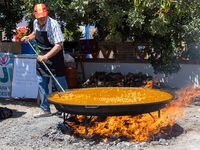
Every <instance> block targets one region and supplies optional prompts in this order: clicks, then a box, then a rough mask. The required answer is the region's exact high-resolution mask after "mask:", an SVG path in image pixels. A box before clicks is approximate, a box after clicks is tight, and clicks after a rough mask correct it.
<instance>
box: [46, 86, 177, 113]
mask: <svg viewBox="0 0 200 150" xmlns="http://www.w3.org/2000/svg"><path fill="white" fill-rule="evenodd" d="M172 99H173V94H171V93H169V92H166V91H162V90H158V89H147V88H135V87H100V88H99V87H98V88H82V89H72V90H67V91H66V92H54V93H52V94H50V95H48V101H49V102H50V103H52V104H54V105H55V107H56V109H57V110H59V111H61V112H65V113H71V114H77V115H93V116H101V115H106V116H121V115H138V114H143V113H150V112H153V111H158V110H160V109H162V108H164V107H165V106H166V104H168V103H169V102H170V101H171V100H172Z"/></svg>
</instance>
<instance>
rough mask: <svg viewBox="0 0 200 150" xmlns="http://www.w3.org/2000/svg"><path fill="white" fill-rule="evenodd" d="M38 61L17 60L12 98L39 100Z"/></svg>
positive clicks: (15, 61) (15, 62) (15, 60)
mask: <svg viewBox="0 0 200 150" xmlns="http://www.w3.org/2000/svg"><path fill="white" fill-rule="evenodd" d="M37 94H38V86H37V76H36V59H27V58H15V59H14V70H13V81H12V97H13V98H37Z"/></svg>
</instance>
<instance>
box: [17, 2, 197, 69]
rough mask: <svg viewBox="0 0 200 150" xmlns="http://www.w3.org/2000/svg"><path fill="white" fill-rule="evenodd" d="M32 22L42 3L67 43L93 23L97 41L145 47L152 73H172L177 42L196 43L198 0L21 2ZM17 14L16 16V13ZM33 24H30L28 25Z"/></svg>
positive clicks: (78, 36)
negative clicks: (36, 5) (148, 47)
mask: <svg viewBox="0 0 200 150" xmlns="http://www.w3.org/2000/svg"><path fill="white" fill-rule="evenodd" d="M23 2H24V4H23V5H22V6H21V7H20V8H22V10H23V12H24V15H25V16H26V18H27V20H29V21H30V22H32V20H33V19H34V16H33V6H34V5H35V3H38V2H45V3H46V5H47V7H48V8H49V15H50V16H51V17H53V18H56V19H58V20H59V21H60V23H61V25H62V29H63V31H64V35H65V39H66V40H76V39H79V38H80V36H81V34H80V32H79V30H78V29H79V26H80V25H82V24H95V25H96V26H97V28H98V35H97V37H96V38H97V39H98V40H109V41H119V42H124V41H132V42H133V43H134V44H137V45H140V44H141V45H142V44H144V43H145V44H148V45H149V46H150V47H151V48H150V49H149V50H148V51H147V53H148V55H149V61H150V62H151V64H152V66H153V67H154V69H155V72H156V73H158V72H162V73H173V72H176V71H178V70H179V69H180V66H179V64H178V63H177V61H175V60H176V59H177V58H178V57H179V56H180V55H181V53H182V48H181V46H180V43H181V42H182V41H186V42H187V44H188V45H189V44H190V43H191V42H192V43H194V42H195V41H199V37H200V36H199V35H200V34H199V33H200V27H199V23H200V1H199V0H112V1H111V0H101V1H97V0H96V1H95V0H67V1H66V0H51V1H50V0H23ZM16 14H17V13H16ZM30 25H32V23H31V24H30Z"/></svg>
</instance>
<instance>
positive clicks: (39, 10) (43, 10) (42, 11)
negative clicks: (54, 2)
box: [34, 3, 48, 19]
mask: <svg viewBox="0 0 200 150" xmlns="http://www.w3.org/2000/svg"><path fill="white" fill-rule="evenodd" d="M47 14H48V10H47V7H46V5H45V4H43V3H41V4H36V5H35V6H34V15H35V18H37V19H38V18H41V17H46V16H47Z"/></svg>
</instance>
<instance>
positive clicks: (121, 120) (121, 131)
mask: <svg viewBox="0 0 200 150" xmlns="http://www.w3.org/2000/svg"><path fill="white" fill-rule="evenodd" d="M176 96H177V99H176V100H173V101H172V102H171V103H169V104H168V105H167V106H166V107H165V108H163V109H161V113H160V114H161V115H160V117H159V116H158V112H152V113H151V115H150V114H142V115H138V116H117V117H115V116H112V117H107V118H106V119H105V120H103V121H100V120H99V119H98V118H97V117H92V119H91V120H90V124H89V126H88V129H87V130H88V133H87V134H88V136H91V137H92V136H95V135H98V136H100V137H103V138H105V139H106V138H107V137H127V138H129V139H130V140H134V141H138V142H142V141H147V140H148V139H149V138H150V137H151V136H153V135H155V134H157V133H159V132H161V130H162V129H163V128H164V127H167V126H171V127H172V126H173V125H174V123H175V121H176V120H177V119H179V118H180V117H182V116H183V115H184V109H185V107H187V106H188V105H189V104H190V102H191V101H192V99H193V98H194V97H197V96H200V91H199V90H196V89H195V87H186V88H183V89H180V90H177V91H176ZM77 120H78V121H79V123H75V122H68V125H70V126H71V127H72V128H73V129H74V133H75V134H78V135H81V136H84V134H85V126H84V116H77Z"/></svg>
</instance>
